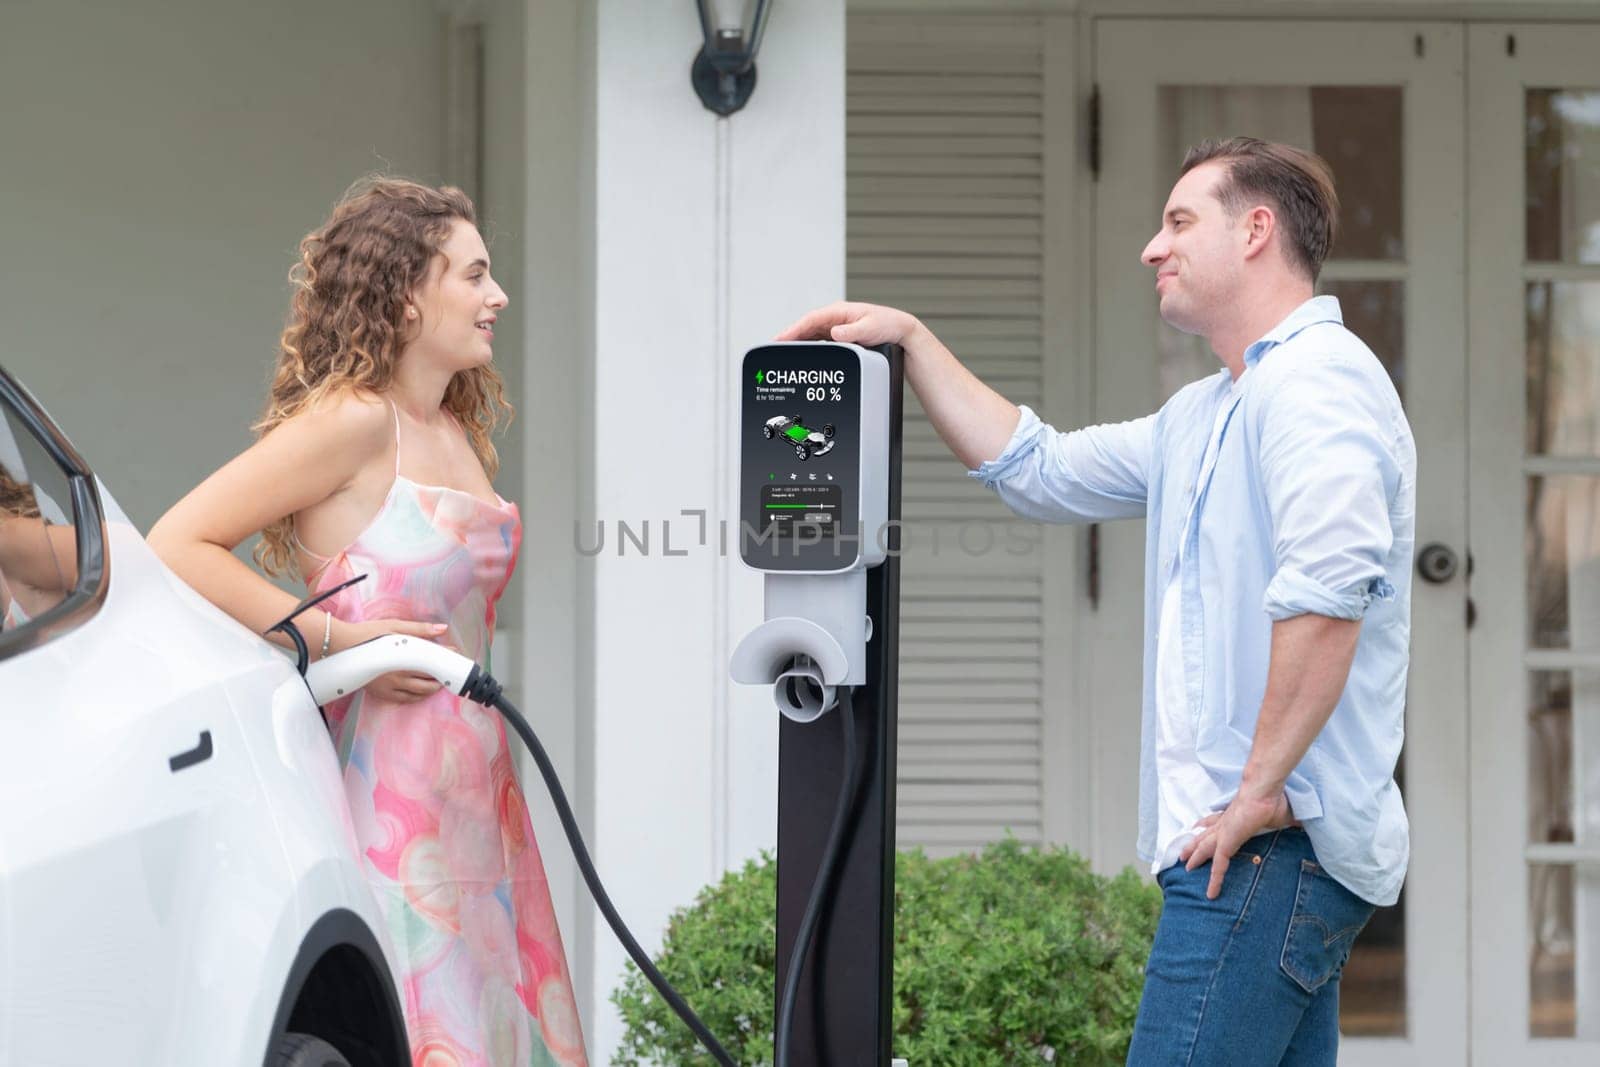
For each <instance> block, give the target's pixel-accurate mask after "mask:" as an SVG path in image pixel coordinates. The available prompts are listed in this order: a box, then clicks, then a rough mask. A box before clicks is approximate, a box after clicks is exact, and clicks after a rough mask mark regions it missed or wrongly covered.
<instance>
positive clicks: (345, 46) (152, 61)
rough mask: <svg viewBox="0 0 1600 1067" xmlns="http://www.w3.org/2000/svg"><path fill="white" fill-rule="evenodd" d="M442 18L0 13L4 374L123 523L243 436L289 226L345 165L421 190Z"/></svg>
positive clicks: (256, 8)
mask: <svg viewBox="0 0 1600 1067" xmlns="http://www.w3.org/2000/svg"><path fill="white" fill-rule="evenodd" d="M440 27H441V17H440V14H439V9H438V7H437V6H436V4H435V3H434V2H433V0H394V2H391V0H348V2H342V3H338V4H322V3H317V2H315V0H285V2H283V3H274V4H268V5H262V4H255V5H250V4H216V3H209V2H205V0H160V2H156V3H140V4H107V3H82V2H64V3H49V4H14V3H7V4H4V5H0V99H4V100H5V101H6V103H5V106H4V107H3V108H0V154H3V158H4V165H3V166H0V200H3V202H4V205H5V206H4V208H3V209H0V218H3V219H4V224H5V225H4V229H3V233H4V236H3V237H0V247H3V248H4V258H3V267H0V271H3V274H0V323H3V324H4V330H5V333H4V337H5V340H4V342H3V344H0V361H3V362H4V363H5V364H6V366H8V367H9V368H11V369H12V370H13V371H15V372H17V373H19V374H20V375H21V376H22V377H23V379H24V380H25V381H27V382H28V384H29V386H30V387H31V388H32V389H33V390H34V391H35V392H36V393H37V394H38V396H39V398H40V400H41V401H42V402H43V403H44V404H45V405H46V406H48V407H49V408H50V409H51V413H52V414H53V415H55V416H56V417H57V418H58V419H59V420H60V421H61V423H62V425H63V426H65V427H67V429H68V432H69V433H70V434H71V435H72V437H73V438H74V442H75V443H76V444H77V445H78V446H79V448H80V449H81V450H82V452H83V453H84V455H85V456H86V457H87V458H88V460H89V461H90V463H92V464H94V465H95V466H96V469H97V470H98V471H100V473H102V474H103V475H104V476H105V478H106V480H107V482H108V483H109V484H111V485H112V486H114V487H115V489H116V492H117V496H118V499H119V500H121V501H122V502H123V503H124V506H125V507H126V508H127V510H128V513H129V515H130V516H131V517H132V518H133V520H134V522H135V523H136V524H137V525H138V526H139V527H140V528H148V527H149V525H150V524H151V523H153V522H154V521H155V520H156V519H157V518H158V517H160V515H161V514H162V512H163V511H165V510H166V508H167V507H168V506H170V505H171V504H172V503H173V502H174V501H175V500H176V499H177V498H178V497H179V496H181V495H182V494H183V493H184V492H186V491H187V490H188V489H190V488H191V487H192V486H194V485H195V484H196V483H197V482H199V481H200V479H201V478H203V477H204V476H205V475H207V474H209V473H210V472H211V471H212V469H214V468H215V467H216V466H218V465H219V464H220V463H222V462H223V461H224V460H225V459H227V458H228V457H229V456H231V455H232V454H233V453H234V452H236V451H238V450H239V449H240V448H242V447H243V446H244V445H246V444H247V443H248V442H249V440H250V435H249V424H250V423H251V422H252V421H254V419H255V418H256V417H257V416H258V415H259V414H260V412H261V409H262V406H263V404H264V402H265V399H266V384H267V379H268V375H269V372H270V368H271V364H272V360H273V359H274V358H275V357H276V354H277V339H278V333H279V331H280V330H282V328H283V320H284V313H285V310H286V309H287V307H288V300H289V286H288V283H287V281H286V275H287V273H288V270H289V267H290V265H291V264H292V263H293V262H294V261H295V257H296V251H295V246H296V243H297V242H298V241H299V239H300V237H301V236H302V235H304V234H305V233H306V232H307V231H308V230H310V229H311V228H312V227H313V226H315V225H316V224H317V223H318V222H320V221H321V220H322V219H323V218H324V217H325V216H326V214H327V212H328V209H329V207H330V206H331V205H332V204H333V202H334V200H335V199H336V198H337V197H338V196H339V194H340V193H341V192H342V191H343V190H344V189H345V187H346V186H348V185H349V183H350V182H351V181H352V180H353V179H355V178H356V177H357V176H359V175H361V174H363V173H366V172H368V171H374V170H391V171H393V172H395V173H400V174H406V175H410V176H415V177H418V178H421V179H423V180H433V181H437V180H439V179H440V177H441V175H440V173H439V171H440V164H441V156H442V147H441V146H442V119H441V111H440V97H441V94H440V86H441V70H442V68H441V64H442V53H441V35H440ZM130 423H135V424H137V425H138V427H139V432H138V436H137V445H136V447H130V441H129V434H128V427H129V425H130Z"/></svg>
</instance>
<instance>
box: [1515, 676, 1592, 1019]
mask: <svg viewBox="0 0 1600 1067" xmlns="http://www.w3.org/2000/svg"><path fill="white" fill-rule="evenodd" d="M1528 843H1529V844H1533V845H1550V844H1554V845H1577V846H1579V847H1580V848H1581V847H1586V846H1587V847H1593V846H1595V845H1600V671H1589V670H1579V671H1534V672H1531V673H1530V675H1529V686H1528ZM1528 923H1529V926H1528V981H1529V993H1530V997H1531V999H1530V1002H1529V1005H1528V1020H1529V1032H1530V1034H1531V1036H1533V1037H1585V1038H1593V1037H1600V953H1597V952H1595V951H1593V948H1594V946H1596V945H1597V944H1600V868H1597V867H1595V866H1594V865H1590V864H1581V863H1580V864H1576V865H1573V864H1531V865H1530V866H1529V868H1528Z"/></svg>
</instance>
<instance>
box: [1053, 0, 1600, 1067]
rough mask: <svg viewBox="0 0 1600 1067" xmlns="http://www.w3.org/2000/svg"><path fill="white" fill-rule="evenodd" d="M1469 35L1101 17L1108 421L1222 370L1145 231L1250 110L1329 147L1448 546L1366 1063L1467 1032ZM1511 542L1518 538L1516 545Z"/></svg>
mask: <svg viewBox="0 0 1600 1067" xmlns="http://www.w3.org/2000/svg"><path fill="white" fill-rule="evenodd" d="M1467 36H1468V34H1467V31H1466V27H1465V26H1463V25H1461V24H1459V23H1415V24H1408V23H1399V22H1383V23H1352V22H1307V21H1295V22H1273V21H1260V20H1251V21H1223V20H1205V21H1200V20H1195V21H1188V20H1181V19H1168V20H1161V21H1154V20H1145V19H1105V20H1101V21H1099V22H1097V23H1096V29H1095V47H1094V61H1095V81H1096V84H1097V87H1098V91H1099V107H1100V109H1101V113H1100V128H1101V129H1102V130H1103V131H1104V132H1103V142H1102V149H1101V172H1100V176H1099V180H1098V182H1097V184H1096V186H1095V211H1094V218H1095V225H1096V232H1095V252H1094V255H1095V286H1096V288H1095V300H1094V308H1095V315H1096V324H1095V340H1096V345H1095V348H1096V368H1095V409H1096V410H1095V415H1096V419H1097V421H1106V420H1111V419H1121V418H1128V417H1132V416H1136V415H1141V414H1144V413H1147V412H1149V411H1152V410H1154V409H1155V408H1156V407H1157V406H1158V405H1159V404H1160V403H1161V402H1162V401H1163V400H1164V399H1165V398H1166V397H1167V396H1169V395H1171V394H1172V393H1173V392H1174V391H1176V389H1177V388H1178V387H1179V386H1181V385H1183V384H1185V383H1187V382H1189V381H1193V380H1194V379H1196V378H1199V377H1202V376H1203V375H1205V374H1208V373H1214V372H1215V371H1216V369H1217V367H1218V363H1217V360H1216V357H1215V356H1214V355H1212V354H1211V353H1210V351H1209V350H1208V349H1207V348H1206V346H1205V344H1204V342H1203V341H1200V340H1199V339H1196V338H1191V337H1186V336H1184V335H1181V334H1179V333H1177V332H1176V331H1174V330H1172V329H1170V328H1169V327H1167V326H1165V325H1164V324H1162V323H1161V322H1160V320H1159V318H1158V317H1157V314H1156V300H1155V295H1154V288H1153V284H1152V277H1151V271H1150V269H1149V268H1148V267H1145V266H1143V265H1142V264H1141V263H1140V262H1139V252H1140V250H1141V249H1142V248H1143V247H1144V245H1145V243H1146V242H1147V241H1148V240H1149V238H1150V236H1151V235H1152V234H1153V233H1154V232H1155V231H1156V229H1157V228H1158V226H1159V221H1160V212H1161V207H1162V204H1163V203H1164V201H1165V199H1166V196H1167V193H1168V191H1169V190H1170V188H1171V186H1172V183H1173V182H1174V181H1175V180H1176V178H1177V176H1178V166H1179V163H1180V161H1181V159H1182V157H1183V153H1184V150H1185V149H1186V148H1187V147H1188V146H1189V145H1192V144H1193V143H1195V142H1196V141H1199V140H1201V139H1202V138H1207V137H1227V136H1231V135H1234V134H1250V135H1252V136H1257V137H1262V138H1265V139H1268V140H1278V141H1287V142H1291V143H1296V144H1300V145H1302V146H1305V147H1308V148H1311V149H1313V150H1315V151H1316V152H1318V153H1319V154H1320V155H1322V156H1323V157H1324V158H1325V159H1327V160H1328V161H1329V163H1330V164H1331V165H1332V167H1333V169H1334V173H1335V179H1336V182H1337V184H1338V188H1339V193H1340V198H1341V217H1340V236H1339V239H1338V241H1337V242H1336V244H1335V247H1334V250H1333V254H1332V256H1331V257H1330V259H1329V261H1328V263H1327V264H1326V266H1325V267H1324V269H1323V272H1322V279H1321V282H1320V285H1319V289H1320V291H1322V292H1324V293H1328V294H1331V295H1333V296H1336V297H1338V298H1339V301H1340V304H1341V307H1342V309H1343V312H1344V318H1345V323H1346V324H1347V325H1348V326H1349V327H1350V328H1351V329H1353V330H1354V331H1355V332H1356V333H1357V334H1358V335H1360V336H1361V337H1362V338H1363V339H1364V340H1365V341H1366V342H1367V343H1368V345H1369V346H1370V347H1371V348H1372V349H1373V351H1374V352H1376V353H1377V354H1378V356H1379V357H1380V358H1381V359H1382V360H1383V362H1384V364H1385V365H1386V366H1387V367H1388V369H1389V371H1390V373H1391V375H1392V376H1393V378H1394V381H1395V384H1396V386H1397V387H1398V388H1399V390H1400V394H1401V397H1402V399H1403V401H1404V403H1405V407H1406V411H1407V415H1408V417H1409V419H1410V421H1411V425H1412V429H1413V432H1414V434H1415V436H1416V441H1417V452H1418V467H1419V477H1418V494H1417V516H1418V518H1417V544H1418V546H1419V549H1420V548H1422V547H1423V546H1434V548H1433V557H1432V558H1433V560H1434V561H1436V562H1438V563H1440V566H1439V567H1438V569H1437V570H1434V571H1430V573H1431V574H1432V575H1433V576H1434V577H1437V578H1439V580H1438V581H1437V582H1428V581H1422V580H1420V579H1419V580H1418V581H1417V582H1416V583H1415V585H1414V592H1413V604H1412V612H1413V616H1412V659H1411V674H1410V685H1409V692H1408V699H1407V709H1406V731H1407V742H1406V747H1405V751H1404V754H1403V756H1402V766H1401V771H1400V774H1401V777H1402V787H1403V790H1404V793H1405V797H1406V806H1407V809H1408V812H1409V814H1410V817H1411V823H1412V853H1411V870H1410V876H1409V878H1408V880H1407V883H1406V888H1405V893H1404V897H1403V899H1402V903H1401V905H1400V906H1399V907H1396V908H1394V909H1387V910H1384V911H1382V912H1380V913H1379V915H1378V916H1377V917H1375V919H1374V920H1373V922H1372V923H1371V924H1370V926H1369V928H1368V930H1367V931H1366V932H1365V933H1364V935H1363V937H1362V940H1361V943H1360V944H1359V945H1358V947H1357V949H1356V951H1355V953H1353V955H1352V958H1351V961H1350V964H1349V966H1348V967H1347V969H1346V973H1345V979H1344V985H1343V997H1342V1016H1341V1022H1342V1026H1343V1029H1344V1031H1345V1034H1346V1039H1345V1042H1344V1047H1343V1053H1342V1056H1341V1062H1347V1063H1352V1064H1391V1063H1392V1064H1419V1065H1420V1064H1429V1065H1433V1064H1441V1063H1466V1062H1467V1060H1468V1056H1469V1026H1468V1023H1469V1019H1468V1014H1469V996H1470V988H1471V983H1470V982H1469V974H1471V975H1472V976H1473V979H1476V972H1475V971H1472V970H1471V968H1472V967H1473V966H1474V962H1473V958H1472V952H1471V951H1470V945H1469V938H1468V927H1469V920H1468V899H1469V897H1468V886H1469V870H1468V862H1469V861H1468V857H1469V854H1470V853H1469V836H1470V834H1469V819H1468V796H1469V788H1468V767H1469V755H1468V751H1469V750H1468V739H1469V712H1468V708H1469V689H1468V668H1467V659H1468V649H1469V631H1468V596H1469V591H1468V585H1467V582H1468V579H1467V571H1468V570H1469V567H1468V565H1467V562H1466V561H1467V560H1468V559H1469V558H1470V556H1469V552H1468V547H1467V546H1468V517H1469V516H1468V496H1469V467H1468V447H1467V444H1468V442H1467V436H1468V431H1467V421H1468V420H1467V409H1468V392H1469V388H1468V360H1467V348H1468V339H1467V332H1468V312H1467V283H1466V269H1467V262H1468V257H1467V250H1466V233H1467V229H1466V209H1467V182H1468V177H1467V176H1468V166H1467V156H1468V150H1467V144H1466V141H1467V137H1468V130H1467V113H1466V105H1467V79H1466V54H1467ZM1474 123H1476V117H1475V118H1474ZM1502 251H1503V250H1502ZM1508 299H1510V300H1512V301H1515V300H1519V299H1520V291H1519V290H1515V289H1514V288H1513V290H1511V291H1509V297H1508ZM1519 307H1520V305H1517V304H1513V306H1512V310H1511V312H1510V314H1511V317H1512V319H1513V320H1514V324H1515V323H1520V321H1521V317H1520V312H1519V310H1518V308H1519ZM1513 351H1514V350H1513ZM1473 389H1474V390H1477V389H1478V385H1477V383H1476V381H1474V383H1473ZM1506 390H1507V391H1506V392H1505V395H1504V396H1503V397H1502V398H1501V402H1502V403H1505V404H1514V403H1515V402H1516V401H1517V400H1518V398H1520V396H1521V393H1520V391H1519V390H1520V386H1517V385H1516V383H1515V382H1513V383H1512V385H1509V386H1506ZM1513 511H1514V509H1513ZM1510 536H1512V537H1513V538H1515V537H1516V536H1517V532H1516V531H1515V530H1513V531H1512V533H1511V535H1510ZM1142 539H1143V530H1142V528H1138V527H1136V526H1135V525H1134V524H1116V525H1108V526H1106V527H1104V528H1103V529H1102V530H1101V531H1100V533H1099V543H1100V553H1101V556H1100V566H1101V569H1102V574H1103V575H1104V578H1103V581H1104V583H1105V585H1106V587H1108V588H1111V589H1138V588H1139V587H1140V583H1141V580H1142V564H1143V548H1142ZM1507 552H1508V553H1509V555H1508V558H1507V562H1509V563H1515V562H1517V561H1519V560H1520V558H1521V556H1520V554H1519V552H1518V551H1517V550H1516V549H1515V547H1514V546H1513V548H1512V549H1509V550H1507ZM1477 555H1478V559H1477V561H1476V563H1477V568H1478V570H1477V573H1478V575H1480V576H1481V574H1482V573H1483V571H1484V569H1485V566H1486V560H1485V559H1484V558H1483V557H1484V555H1485V553H1484V552H1483V551H1481V550H1480V551H1478V553H1477ZM1451 559H1454V560H1455V561H1456V565H1455V567H1454V569H1453V570H1452V569H1451V568H1450V567H1449V566H1448V565H1447V564H1448V563H1449V561H1450V560H1451ZM1473 580H1474V581H1477V579H1476V578H1474V579H1473ZM1481 599H1482V598H1481V597H1480V600H1481ZM1142 608H1143V603H1142V600H1141V599H1140V598H1138V597H1135V596H1129V597H1123V598H1105V599H1104V600H1102V602H1101V605H1100V608H1099V610H1098V612H1097V614H1096V617H1095V621H1094V626H1095V628H1096V629H1097V640H1096V641H1094V642H1092V643H1091V646H1090V647H1091V648H1092V649H1093V654H1092V655H1091V656H1089V657H1087V658H1086V662H1085V664H1084V669H1085V670H1087V671H1089V672H1090V676H1091V688H1092V690H1093V694H1094V695H1093V699H1092V700H1091V704H1090V706H1091V707H1093V708H1096V709H1105V712H1104V713H1103V714H1099V715H1098V716H1097V718H1096V721H1095V724H1094V740H1095V746H1096V753H1095V756H1096V758H1095V759H1094V761H1093V762H1094V765H1095V766H1097V767H1100V768H1104V769H1105V771H1104V773H1105V774H1106V775H1107V785H1106V786H1104V787H1103V788H1102V789H1097V793H1101V792H1110V791H1113V790H1115V789H1117V788H1118V787H1116V786H1115V785H1114V784H1112V782H1113V778H1112V776H1114V775H1127V774H1129V773H1130V772H1131V768H1133V767H1134V766H1136V764H1137V758H1138V757H1137V753H1138V729H1139V719H1138V716H1137V715H1136V714H1130V713H1129V711H1128V709H1130V708H1137V707H1138V702H1139V689H1138V686H1139V682H1138V680H1139V677H1140V671H1139V662H1138V655H1139V646H1138V643H1137V642H1132V641H1128V639H1127V636H1128V635H1129V634H1135V633H1137V632H1139V627H1140V625H1141V620H1140V617H1139V616H1140V613H1141V611H1142ZM1479 609H1480V612H1481V613H1484V606H1483V605H1482V604H1481V603H1480V605H1479ZM1596 647H1597V648H1600V645H1597V646H1596ZM1473 651H1474V652H1476V651H1477V646H1476V645H1474V646H1473ZM1484 654H1485V655H1489V654H1493V655H1495V656H1500V655H1502V654H1503V651H1495V652H1493V653H1490V652H1489V650H1488V649H1485V650H1484ZM1508 788H1509V787H1508ZM1473 817H1474V819H1475V818H1476V811H1475V810H1474V815H1473ZM1512 822H1513V824H1515V822H1516V820H1515V818H1513V819H1512ZM1473 829H1476V828H1475V827H1474V828H1473ZM1096 831H1097V832H1096V834H1095V840H1096V841H1097V842H1102V843H1105V844H1103V845H1102V846H1100V847H1101V848H1112V847H1115V846H1116V844H1117V843H1118V842H1125V841H1129V840H1132V838H1133V836H1134V827H1133V812H1132V808H1131V805H1117V804H1104V805H1102V809H1101V811H1100V813H1099V814H1098V815H1097V826H1096ZM1507 847H1509V848H1514V847H1515V845H1514V844H1513V843H1512V842H1511V841H1510V840H1509V839H1508V841H1507ZM1096 858H1097V859H1098V860H1099V861H1100V862H1102V864H1103V865H1107V866H1113V865H1118V864H1119V863H1120V862H1121V861H1123V860H1125V857H1123V856H1120V855H1118V856H1097V857H1096ZM1517 859H1518V862H1519V864H1520V856H1518V857H1517ZM1518 870H1519V871H1520V866H1519V867H1518ZM1519 915H1520V912H1518V913H1516V914H1515V915H1512V916H1511V918H1512V919H1515V918H1517V917H1518V916H1519ZM1513 925H1514V924H1513Z"/></svg>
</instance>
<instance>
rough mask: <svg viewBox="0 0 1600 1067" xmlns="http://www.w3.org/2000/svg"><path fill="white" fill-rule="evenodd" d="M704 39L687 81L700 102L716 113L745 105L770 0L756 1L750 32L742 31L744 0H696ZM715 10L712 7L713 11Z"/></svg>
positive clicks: (751, 91)
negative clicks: (691, 84) (690, 83)
mask: <svg viewBox="0 0 1600 1067" xmlns="http://www.w3.org/2000/svg"><path fill="white" fill-rule="evenodd" d="M695 3H696V4H697V6H698V7H699V8H700V34H701V36H702V37H703V38H704V39H705V40H704V43H703V44H702V45H701V46H700V52H699V54H698V55H696V56H695V57H694V66H693V67H692V68H691V69H690V71H689V80H690V82H692V83H693V85H694V91H695V92H696V93H697V94H698V95H699V97H700V102H701V103H702V104H704V105H705V106H706V108H707V109H708V110H711V111H715V112H716V113H717V114H719V115H731V114H733V113H734V112H735V111H738V110H739V109H740V108H742V107H744V105H745V102H746V101H747V100H749V99H750V94H751V93H753V92H754V91H755V88H756V50H757V49H759V48H760V47H761V34H762V31H763V30H765V29H766V26H767V9H768V7H769V6H770V4H771V0H755V14H754V16H752V18H751V19H750V32H749V33H748V34H746V33H745V28H744V27H745V22H744V12H745V8H746V7H748V6H749V4H748V2H747V0H695ZM713 9H714V10H713Z"/></svg>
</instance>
